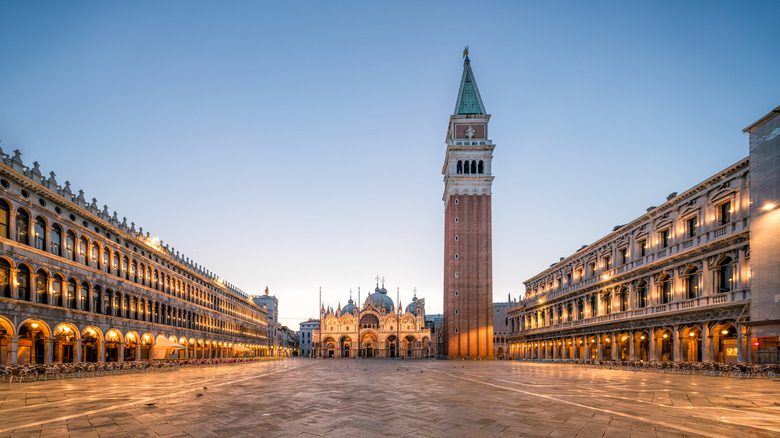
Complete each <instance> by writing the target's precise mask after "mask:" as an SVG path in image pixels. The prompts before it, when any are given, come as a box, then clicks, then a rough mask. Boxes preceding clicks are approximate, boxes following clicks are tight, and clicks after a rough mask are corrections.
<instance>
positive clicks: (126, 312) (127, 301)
mask: <svg viewBox="0 0 780 438" xmlns="http://www.w3.org/2000/svg"><path fill="white" fill-rule="evenodd" d="M122 305H123V307H124V312H123V313H124V314H123V316H124V317H125V318H130V296H129V295H125V300H124V302H123V303H122Z"/></svg>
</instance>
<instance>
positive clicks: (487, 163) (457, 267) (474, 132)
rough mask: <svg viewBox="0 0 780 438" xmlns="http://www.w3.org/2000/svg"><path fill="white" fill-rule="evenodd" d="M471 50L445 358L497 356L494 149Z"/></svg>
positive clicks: (456, 128)
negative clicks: (493, 253)
mask: <svg viewBox="0 0 780 438" xmlns="http://www.w3.org/2000/svg"><path fill="white" fill-rule="evenodd" d="M489 121H490V115H489V114H487V113H486V111H485V106H484V105H483V104H482V98H481V97H480V95H479V89H478V88H477V83H476V80H475V79H474V73H473V72H472V70H471V62H470V61H469V57H468V49H466V50H465V51H464V58H463V76H462V78H461V83H460V90H459V92H458V99H457V102H456V104H455V111H454V114H453V115H452V116H450V121H449V127H448V129H447V137H446V140H445V142H446V144H447V152H446V156H445V159H444V166H443V168H442V174H443V175H444V196H443V200H444V221H445V222H444V355H445V356H446V357H448V358H472V359H474V358H492V357H493V270H492V266H493V259H492V228H491V221H492V219H491V209H492V207H491V187H492V185H493V175H492V172H491V169H492V166H491V163H492V159H493V149H494V148H495V146H494V145H493V142H492V141H491V140H490V139H489V138H488V122H489Z"/></svg>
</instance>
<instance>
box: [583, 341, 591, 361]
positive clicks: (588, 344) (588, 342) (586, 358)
mask: <svg viewBox="0 0 780 438" xmlns="http://www.w3.org/2000/svg"><path fill="white" fill-rule="evenodd" d="M583 341H584V344H585V348H584V350H585V357H584V358H583V359H584V360H586V361H588V360H590V339H588V337H587V336H586V337H585V339H584V340H583Z"/></svg>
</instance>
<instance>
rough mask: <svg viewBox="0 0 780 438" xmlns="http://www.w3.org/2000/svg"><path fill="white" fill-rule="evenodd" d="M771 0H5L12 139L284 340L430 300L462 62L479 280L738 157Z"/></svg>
mask: <svg viewBox="0 0 780 438" xmlns="http://www.w3.org/2000/svg"><path fill="white" fill-rule="evenodd" d="M779 22H780V3H778V2H776V1H748V2H719V1H716V2H711V1H710V2H696V1H690V2H675V1H668V2H665V1H659V2H622V1H617V2H607V1H593V2H558V1H552V2H518V1H511V2H496V1H493V2H434V1H431V2H365V1H355V2H350V1H343V2H314V1H312V2H301V1H296V2H259V1H247V2H242V1H225V2H216V1H214V2H195V1H165V2H151V1H137V2H97V1H95V2H79V1H73V2H43V1H41V2H23V1H3V2H0V140H2V142H1V143H0V147H2V148H3V149H4V151H5V152H6V153H8V152H10V151H12V150H14V149H17V148H18V149H20V150H21V151H22V153H23V158H24V160H25V162H26V163H28V164H30V163H32V161H39V162H40V163H41V168H42V170H43V171H44V173H48V172H49V171H51V170H53V171H55V172H56V173H57V179H58V181H60V182H61V183H62V182H64V181H65V180H69V181H71V183H72V187H73V188H74V190H77V189H79V188H83V189H84V191H85V192H86V196H87V198H88V199H90V198H92V197H95V198H97V199H98V202H99V204H100V205H101V206H102V205H103V204H107V205H108V206H109V209H110V210H111V211H112V212H113V211H117V212H118V214H119V216H120V217H123V216H126V217H127V218H128V222H130V221H132V222H135V223H136V225H137V226H142V227H143V228H144V230H145V231H149V232H150V233H151V234H152V235H155V236H159V237H160V238H161V239H162V240H163V241H164V242H166V243H169V244H171V245H172V246H174V247H175V248H176V249H177V250H179V251H180V252H182V253H183V254H185V255H186V256H188V257H190V258H192V259H194V260H196V261H198V262H199V263H200V264H202V265H204V266H206V267H207V268H208V269H210V270H212V271H214V272H215V273H217V274H218V275H220V276H222V277H223V278H225V279H227V280H228V281H230V282H232V283H233V284H235V285H237V286H238V287H240V288H242V289H243V290H245V291H247V292H250V293H258V294H259V293H261V292H262V290H263V289H264V288H265V287H266V286H268V287H269V289H270V291H271V293H272V294H275V295H276V296H277V297H278V298H279V308H280V310H279V312H280V320H281V322H282V323H284V324H287V325H289V326H291V327H293V328H296V329H297V323H298V322H299V321H301V320H305V319H308V318H310V317H316V316H317V307H318V290H319V288H320V287H321V288H322V296H323V301H324V302H325V303H326V304H330V305H332V306H334V307H335V306H336V305H337V304H339V302H340V303H341V305H344V304H345V302H346V300H347V299H348V298H349V291H350V289H352V290H353V291H354V292H353V293H354V298H355V299H357V291H358V288H361V293H362V296H361V298H362V299H365V296H366V292H367V291H368V290H371V289H373V288H374V286H375V280H374V277H375V276H377V275H379V276H383V277H385V283H386V287H387V288H388V289H389V290H390V291H391V295H392V296H393V298H394V299H395V296H396V294H397V293H398V294H400V296H401V301H402V303H403V304H404V305H406V304H407V303H408V302H409V301H410V299H411V297H412V295H413V291H414V289H415V288H416V289H417V295H418V297H421V298H422V297H424V298H425V299H426V310H427V312H428V313H439V312H441V311H442V284H443V247H444V244H443V235H444V230H443V225H444V224H443V220H444V205H443V203H442V199H441V196H442V192H443V188H444V187H443V182H442V175H441V167H442V163H443V159H444V152H445V145H444V136H445V134H446V130H447V123H448V119H449V116H450V114H451V113H452V112H453V109H454V105H455V100H456V97H457V91H458V86H459V81H460V77H461V74H462V65H463V61H462V51H463V47H464V46H465V45H469V46H470V58H471V65H472V68H473V70H474V74H475V77H476V81H477V84H478V85H479V89H480V93H481V95H482V99H483V102H484V104H485V106H486V109H487V111H488V112H489V113H490V114H492V118H491V122H490V123H491V125H490V136H491V138H492V140H493V141H494V142H495V144H496V145H497V146H496V149H495V154H494V160H493V173H494V175H495V181H494V185H493V292H494V300H495V301H505V300H506V299H507V296H508V295H511V297H512V299H515V298H518V297H519V296H520V295H521V294H522V293H523V292H524V288H523V281H524V280H526V279H528V278H530V277H531V276H533V275H535V274H536V273H538V272H540V271H542V270H543V269H544V268H546V267H547V266H548V265H550V264H551V263H553V262H555V261H557V260H558V258H559V257H563V256H568V255H570V254H571V253H573V252H574V251H575V250H576V249H577V248H579V247H580V246H581V245H583V244H587V243H591V242H593V241H595V240H597V239H598V238H600V237H602V236H603V235H605V234H607V233H608V232H610V230H611V229H612V227H613V226H614V225H617V224H623V223H627V222H629V221H631V220H632V219H634V218H636V217H638V216H640V215H641V214H642V213H643V212H644V211H645V209H646V208H647V207H648V206H651V205H658V204H660V203H662V202H663V201H664V199H665V198H666V196H667V194H669V193H671V192H682V191H684V190H686V189H687V188H689V187H691V186H693V185H695V184H696V183H698V182H699V181H701V180H703V179H705V178H706V177H708V176H710V175H712V174H714V173H716V172H717V171H719V170H721V169H723V168H725V167H727V166H729V165H730V164H732V163H734V162H736V161H738V160H740V159H742V158H743V157H745V156H747V154H748V139H747V137H746V135H745V134H743V133H742V129H743V128H744V127H746V126H747V125H749V124H750V123H752V122H753V121H755V120H757V119H758V118H760V117H761V116H763V115H764V114H766V113H767V112H768V111H769V110H771V109H772V108H774V107H776V106H777V105H778V104H780V81H778V80H777V75H778V71H780V56H778V49H777V41H780V26H778V25H777V23H779Z"/></svg>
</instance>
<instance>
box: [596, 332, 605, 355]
mask: <svg viewBox="0 0 780 438" xmlns="http://www.w3.org/2000/svg"><path fill="white" fill-rule="evenodd" d="M596 360H604V341H603V339H602V338H601V335H598V336H596Z"/></svg>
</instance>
